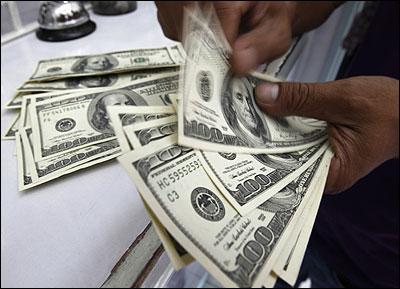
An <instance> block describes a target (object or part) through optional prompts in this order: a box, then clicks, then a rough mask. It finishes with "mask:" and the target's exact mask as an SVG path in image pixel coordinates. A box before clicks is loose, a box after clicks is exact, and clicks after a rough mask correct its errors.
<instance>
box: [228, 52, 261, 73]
mask: <svg viewBox="0 0 400 289" xmlns="http://www.w3.org/2000/svg"><path fill="white" fill-rule="evenodd" d="M233 58H234V61H233V66H234V67H233V68H234V70H236V72H238V73H240V74H245V73H247V72H249V71H250V70H252V69H255V68H256V67H257V65H258V63H257V51H256V50H255V49H254V48H252V47H249V48H245V49H242V50H236V51H234V57H233Z"/></svg>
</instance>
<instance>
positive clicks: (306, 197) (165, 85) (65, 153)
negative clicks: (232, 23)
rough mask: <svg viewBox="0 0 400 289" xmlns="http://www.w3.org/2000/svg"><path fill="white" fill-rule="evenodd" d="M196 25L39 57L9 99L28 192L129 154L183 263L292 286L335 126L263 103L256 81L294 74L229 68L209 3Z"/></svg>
mask: <svg viewBox="0 0 400 289" xmlns="http://www.w3.org/2000/svg"><path fill="white" fill-rule="evenodd" d="M184 23H185V25H184V27H185V29H184V32H183V36H184V37H183V41H182V45H183V46H181V45H175V46H171V47H161V48H153V49H138V50H131V51H122V52H114V53H109V54H103V55H87V56H76V57H67V58H60V59H51V60H44V61H41V62H39V64H38V66H37V69H36V71H35V72H34V74H33V75H32V77H31V78H30V79H29V80H28V81H27V82H26V83H24V84H23V85H22V86H21V87H20V88H19V89H18V91H17V93H16V95H15V96H14V97H13V98H12V99H11V100H10V101H9V103H8V104H7V107H8V108H10V109H19V110H20V113H19V116H18V119H17V120H16V121H15V122H14V123H13V124H12V126H11V128H10V130H9V131H8V132H7V133H6V137H8V138H13V137H14V138H15V139H16V148H17V149H16V154H17V160H18V174H19V175H18V182H19V189H20V190H25V189H29V188H32V187H34V186H37V185H39V184H43V183H45V182H48V181H50V180H53V179H56V178H59V177H60V176H62V175H65V174H68V173H71V172H74V171H78V170H80V169H83V168H86V167H90V166H92V165H95V164H98V163H101V162H105V161H107V160H111V159H115V158H117V157H118V160H119V162H120V163H121V164H122V166H123V167H124V168H125V169H126V171H127V173H128V174H129V176H130V177H131V178H132V180H133V183H134V185H135V186H136V188H137V191H138V192H139V194H140V195H141V197H142V200H143V203H144V204H145V208H146V209H147V212H148V214H149V216H150V218H151V220H152V223H153V226H154V228H155V229H156V231H157V233H158V235H159V238H160V240H161V242H162V243H163V245H164V248H165V250H166V252H167V253H168V255H169V257H170V259H171V263H172V264H173V266H174V267H175V268H176V269H177V270H178V269H181V268H183V267H184V266H186V265H188V264H190V263H191V262H192V261H194V260H196V261H198V262H199V263H201V264H202V265H203V266H204V268H206V270H208V271H209V272H210V274H212V275H213V276H214V277H215V278H216V279H217V280H218V281H219V282H220V283H221V284H222V285H223V286H226V287H261V286H264V287H272V286H273V285H274V284H275V282H276V280H277V278H278V277H279V278H281V279H283V280H285V281H286V282H287V283H289V284H291V285H293V284H294V283H295V281H296V279H297V276H298V274H299V270H300V266H301V263H302V260H303V257H304V254H305V250H306V247H307V243H308V240H309V237H310V235H311V231H312V227H313V224H314V220H315V218H316V215H317V212H318V208H319V204H320V201H321V197H322V194H323V190H324V186H325V182H326V178H327V174H328V169H329V164H330V159H331V157H332V151H331V150H330V148H329V145H328V143H327V141H326V138H327V134H326V123H325V122H322V121H318V120H315V119H308V118H302V117H296V116H292V117H282V118H273V117H271V116H268V115H265V114H264V113H262V112H261V111H260V110H259V108H258V107H257V105H256V104H255V100H254V88H255V87H256V85H257V84H258V83H260V82H261V81H283V80H279V79H277V78H275V77H274V76H273V75H266V74H261V73H258V72H252V73H250V74H249V75H247V76H245V77H241V78H238V77H235V76H234V75H233V74H232V73H231V71H230V65H229V56H230V53H231V48H230V47H229V44H228V42H227V41H226V39H225V37H224V33H223V32H222V30H221V27H220V24H219V22H218V18H217V17H216V15H215V12H214V11H213V9H212V8H211V7H208V8H207V7H206V8H203V9H200V8H199V7H194V8H193V9H191V10H187V11H185V19H184Z"/></svg>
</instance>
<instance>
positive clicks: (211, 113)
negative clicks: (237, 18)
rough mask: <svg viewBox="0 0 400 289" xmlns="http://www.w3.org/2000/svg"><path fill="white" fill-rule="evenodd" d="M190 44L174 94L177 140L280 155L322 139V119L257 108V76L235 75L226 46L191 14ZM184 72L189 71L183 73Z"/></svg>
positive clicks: (196, 145)
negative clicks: (271, 113)
mask: <svg viewBox="0 0 400 289" xmlns="http://www.w3.org/2000/svg"><path fill="white" fill-rule="evenodd" d="M190 15H191V14H189V16H188V18H189V22H190V23H191V25H189V27H191V31H189V32H188V34H187V35H184V36H185V40H184V41H185V43H190V44H191V45H190V46H189V50H187V57H186V62H185V66H184V72H183V73H182V75H184V80H183V87H182V89H181V90H180V92H179V94H180V95H179V97H178V98H181V99H182V101H180V102H179V109H178V111H179V113H178V116H179V120H178V121H179V125H178V127H179V143H180V144H181V145H186V146H190V147H193V148H197V149H203V150H209V151H211V150H212V151H219V152H232V153H284V152H291V151H298V150H301V149H305V148H307V147H310V146H312V145H315V144H317V143H319V142H322V141H323V140H324V139H326V123H325V122H321V121H316V120H314V119H308V118H302V117H280V118H274V117H271V116H268V115H266V114H264V113H262V112H261V111H260V109H259V108H258V106H257V105H256V103H255V97H254V90H255V86H256V85H257V84H258V83H259V82H260V80H259V79H258V78H256V77H253V76H247V77H242V78H237V77H234V76H233V75H232V74H231V72H230V65H229V61H228V57H229V55H228V51H227V48H226V47H225V46H224V45H223V44H221V43H220V42H219V41H218V38H221V37H222V36H220V35H219V36H218V38H217V37H215V35H214V33H213V31H211V30H210V29H209V27H207V26H206V24H205V23H203V22H202V21H200V20H199V19H196V18H195V17H192V16H190ZM187 71H188V72H187Z"/></svg>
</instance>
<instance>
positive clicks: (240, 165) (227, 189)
mask: <svg viewBox="0 0 400 289" xmlns="http://www.w3.org/2000/svg"><path fill="white" fill-rule="evenodd" d="M327 147H328V144H327V143H325V144H318V145H315V146H313V147H310V148H308V149H306V150H302V151H298V152H291V153H285V154H235V153H217V152H207V151H199V158H200V160H201V163H202V165H203V167H204V168H205V170H206V171H207V173H208V175H209V176H210V178H211V179H212V180H213V182H214V183H215V184H216V185H217V187H218V188H219V190H220V191H221V192H222V193H223V194H224V196H225V198H226V199H227V200H228V201H229V202H230V203H231V205H232V206H233V207H234V208H235V209H236V210H237V211H238V212H239V214H241V215H242V216H245V215H246V214H247V213H249V212H251V211H252V210H253V209H255V208H256V207H258V206H259V205H260V204H262V203H264V202H265V201H267V200H268V199H269V198H271V197H273V196H274V195H275V194H276V193H277V192H278V191H280V190H281V189H282V188H284V187H285V186H286V185H288V184H289V183H290V182H291V181H292V180H294V179H295V178H297V177H298V176H299V175H300V174H301V173H303V172H304V171H305V170H306V169H307V168H308V167H309V166H310V165H311V164H313V163H314V162H315V160H316V159H317V158H319V157H320V156H321V155H322V154H323V153H324V151H325V150H326V148H327Z"/></svg>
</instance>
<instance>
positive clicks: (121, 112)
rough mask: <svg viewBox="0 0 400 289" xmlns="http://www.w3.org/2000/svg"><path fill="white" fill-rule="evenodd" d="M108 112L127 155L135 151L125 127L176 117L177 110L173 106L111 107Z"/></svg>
mask: <svg viewBox="0 0 400 289" xmlns="http://www.w3.org/2000/svg"><path fill="white" fill-rule="evenodd" d="M107 112H108V116H109V118H110V121H111V125H112V127H113V129H114V133H115V136H116V137H117V140H118V142H119V145H120V147H121V151H122V153H127V152H129V151H131V150H132V149H133V147H131V146H130V144H129V141H128V139H127V137H126V135H125V132H124V126H128V125H133V124H139V123H144V122H150V121H153V120H156V119H161V118H166V117H169V116H172V115H175V110H174V108H173V107H171V106H146V107H138V106H119V105H111V106H108V107H107Z"/></svg>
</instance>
